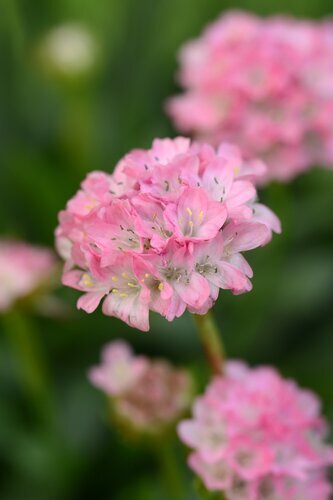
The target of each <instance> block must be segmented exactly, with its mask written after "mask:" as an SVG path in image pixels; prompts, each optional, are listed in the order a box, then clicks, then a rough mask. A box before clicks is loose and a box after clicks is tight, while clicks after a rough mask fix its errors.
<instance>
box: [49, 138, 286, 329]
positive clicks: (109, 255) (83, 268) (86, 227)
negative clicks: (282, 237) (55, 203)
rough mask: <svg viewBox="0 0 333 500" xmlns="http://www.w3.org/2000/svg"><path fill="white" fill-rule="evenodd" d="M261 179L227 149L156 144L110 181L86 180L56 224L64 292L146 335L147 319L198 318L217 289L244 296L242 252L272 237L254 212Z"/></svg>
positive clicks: (258, 209) (259, 208)
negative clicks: (187, 314)
mask: <svg viewBox="0 0 333 500" xmlns="http://www.w3.org/2000/svg"><path fill="white" fill-rule="evenodd" d="M264 169H265V166H264V165H263V164H262V163H261V162H260V161H252V162H244V161H243V159H242V156H241V153H240V151H239V150H238V149H237V148H236V147H235V146H232V145H230V144H226V143H225V144H222V145H220V146H219V148H218V150H215V149H213V148H212V147H211V146H209V145H205V144H197V143H192V144H191V142H190V141H189V139H185V138H182V137H178V138H176V139H156V140H155V141H154V142H153V145H152V148H151V149H149V150H134V151H132V152H131V153H129V154H128V155H126V156H125V157H124V158H123V159H122V160H120V162H119V163H118V165H117V166H116V168H115V171H114V173H113V174H112V175H110V174H106V173H102V172H93V173H91V174H89V175H88V177H87V178H86V179H85V181H84V182H83V183H82V186H81V189H80V191H79V192H78V193H77V194H76V195H75V196H74V197H73V198H72V199H71V200H70V201H69V202H68V204H67V208H66V210H65V211H63V212H61V213H60V215H59V227H58V228H57V231H56V239H57V248H58V251H59V253H60V255H61V256H62V257H63V258H64V260H65V261H66V264H65V269H64V275H63V283H64V284H65V285H67V286H70V287H72V288H76V289H78V290H80V291H82V292H84V295H83V296H82V297H81V298H80V299H79V301H78V307H79V308H82V309H84V310H85V311H87V312H88V313H90V312H92V311H94V310H95V309H96V307H97V306H98V304H99V302H100V301H101V300H102V299H104V303H103V312H104V313H105V314H107V315H110V316H116V317H118V318H120V319H122V320H123V321H125V322H126V323H127V324H129V325H130V326H134V327H136V328H139V329H141V330H148V329H149V311H150V310H152V311H155V312H158V313H159V314H161V315H162V316H164V317H165V318H167V319H168V320H169V321H172V320H173V319H174V318H176V317H179V316H181V315H182V314H183V313H184V311H185V310H186V309H188V310H189V311H191V312H193V313H197V314H204V313H205V312H207V311H208V310H209V309H210V307H212V305H213V304H214V302H215V300H216V299H217V297H218V295H219V291H220V289H226V290H228V289H229V290H231V291H232V292H233V293H237V294H238V293H242V292H246V291H249V290H250V289H251V283H250V281H249V279H250V278H251V277H252V270H251V268H250V266H249V265H248V263H247V262H246V260H245V259H244V257H243V256H242V252H244V251H247V250H252V249H254V248H256V247H258V246H262V245H265V244H266V243H268V242H269V241H270V239H271V234H272V231H275V232H279V231H280V223H279V220H278V219H277V217H276V216H275V215H274V214H273V212H271V211H270V210H269V209H268V208H267V207H265V206H263V205H260V204H258V203H257V202H256V189H255V187H254V185H253V180H254V179H255V177H256V176H257V175H258V174H260V173H261V172H262V171H263V170H264Z"/></svg>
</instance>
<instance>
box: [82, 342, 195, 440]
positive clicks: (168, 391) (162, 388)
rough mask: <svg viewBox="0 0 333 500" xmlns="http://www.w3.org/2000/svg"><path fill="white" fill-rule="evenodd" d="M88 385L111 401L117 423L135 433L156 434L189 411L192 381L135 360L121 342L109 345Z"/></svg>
mask: <svg viewBox="0 0 333 500" xmlns="http://www.w3.org/2000/svg"><path fill="white" fill-rule="evenodd" d="M89 378H90V381H91V382H92V383H93V384H94V385H95V386H97V387H98V388H100V389H102V390H103V391H104V392H106V394H107V395H108V396H109V397H111V401H112V403H113V410H114V413H115V416H116V417H117V419H119V420H120V421H121V422H122V423H123V424H124V423H125V424H127V425H130V427H131V428H134V429H135V430H137V431H144V432H148V433H154V432H159V431H161V430H163V427H164V426H166V425H168V424H171V423H172V422H174V421H175V420H176V419H177V418H179V417H180V415H181V414H182V413H183V412H184V410H185V409H186V408H188V406H189V404H190V400H191V394H192V380H191V378H190V376H189V374H188V373H187V372H186V371H185V370H176V369H174V368H173V367H172V366H171V365H170V364H169V363H167V362H165V361H161V360H159V361H151V360H149V359H148V358H146V357H143V356H134V355H133V352H132V349H131V348H130V346H129V345H128V344H127V343H126V342H123V341H114V342H111V343H110V344H108V345H107V346H106V347H105V348H104V350H103V353H102V364H101V365H100V366H98V367H95V368H92V369H91V370H90V372H89Z"/></svg>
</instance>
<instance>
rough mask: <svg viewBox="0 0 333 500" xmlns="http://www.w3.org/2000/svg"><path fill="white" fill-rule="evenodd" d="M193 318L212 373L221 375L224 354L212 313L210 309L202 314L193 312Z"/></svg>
mask: <svg viewBox="0 0 333 500" xmlns="http://www.w3.org/2000/svg"><path fill="white" fill-rule="evenodd" d="M194 320H195V322H196V324H197V328H198V333H199V337H200V340H201V344H202V347H203V350H204V353H205V355H206V358H207V361H208V363H209V365H210V367H211V369H212V371H213V373H214V374H216V375H222V374H223V371H224V362H225V357H226V355H225V350H224V347H223V342H222V339H221V335H220V332H219V330H218V327H217V326H216V323H215V320H214V317H213V314H212V313H211V312H210V311H209V312H208V313H207V314H203V315H199V314H194Z"/></svg>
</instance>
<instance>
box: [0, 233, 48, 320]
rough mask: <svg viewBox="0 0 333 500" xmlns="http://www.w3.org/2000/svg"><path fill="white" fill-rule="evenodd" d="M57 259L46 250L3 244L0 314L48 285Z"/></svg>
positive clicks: (15, 244) (0, 253)
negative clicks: (19, 300)
mask: <svg viewBox="0 0 333 500" xmlns="http://www.w3.org/2000/svg"><path fill="white" fill-rule="evenodd" d="M55 270H56V259H55V256H54V254H53V252H51V250H49V249H47V248H41V247H36V246H32V245H29V244H28V243H24V242H19V241H10V240H1V241H0V312H4V311H7V310H8V309H10V308H11V307H12V306H13V304H14V303H15V302H16V301H17V300H18V299H22V298H25V297H27V296H29V295H31V294H32V293H33V292H35V291H36V290H37V289H39V288H40V287H43V286H44V285H46V284H47V282H48V280H50V279H51V278H52V275H53V274H54V272H55Z"/></svg>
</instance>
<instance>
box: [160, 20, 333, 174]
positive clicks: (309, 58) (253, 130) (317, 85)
mask: <svg viewBox="0 0 333 500" xmlns="http://www.w3.org/2000/svg"><path fill="white" fill-rule="evenodd" d="M179 80H180V83H181V85H182V86H183V87H184V88H185V93H184V94H183V95H180V96H178V97H174V98H171V99H170V100H169V101H168V103H167V111H168V113H169V114H170V116H171V117H172V118H173V120H174V122H175V124H176V126H177V127H178V129H179V130H181V131H182V132H185V133H188V132H190V133H194V134H195V136H196V138H198V139H202V140H205V141H207V142H210V143H211V144H213V145H216V144H218V143H219V142H220V141H221V140H222V139H223V140H228V141H231V142H235V143H237V144H239V145H240V147H241V148H242V151H243V152H244V154H245V155H246V158H253V157H257V156H258V157H259V158H261V159H263V160H264V161H265V162H266V163H267V165H268V167H269V169H268V171H267V172H266V174H265V175H264V176H263V178H262V179H261V182H267V181H270V180H273V179H278V180H280V181H287V180H289V179H291V178H292V177H294V176H296V175H297V174H298V173H300V172H301V171H303V170H305V169H307V168H309V167H311V166H314V165H318V164H320V165H323V166H329V167H332V166H333V123H332V120H331V118H330V117H331V116H332V113H333V23H332V22H329V21H322V22H316V21H305V20H296V19H292V18H288V17H271V18H267V19H260V18H258V17H256V16H254V15H252V14H248V13H245V12H238V11H232V12H229V13H227V14H223V15H222V16H221V17H220V18H219V19H217V20H216V21H215V22H213V23H212V24H211V25H209V26H208V27H207V28H206V29H205V30H204V32H203V34H202V36H201V37H200V38H198V39H196V40H194V41H191V42H189V43H188V44H186V45H185V47H184V48H183V49H182V50H181V52H180V74H179Z"/></svg>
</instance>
